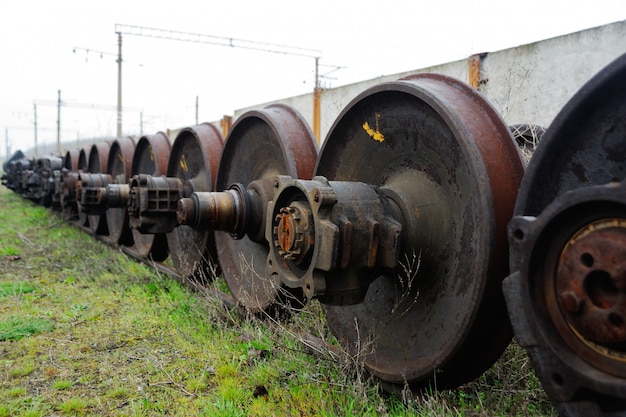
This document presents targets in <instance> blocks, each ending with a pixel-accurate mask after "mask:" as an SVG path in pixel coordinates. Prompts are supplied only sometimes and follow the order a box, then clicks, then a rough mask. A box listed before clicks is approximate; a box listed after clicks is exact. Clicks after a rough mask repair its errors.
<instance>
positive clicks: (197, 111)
mask: <svg viewBox="0 0 626 417" xmlns="http://www.w3.org/2000/svg"><path fill="white" fill-rule="evenodd" d="M197 124H198V96H196V125H197Z"/></svg>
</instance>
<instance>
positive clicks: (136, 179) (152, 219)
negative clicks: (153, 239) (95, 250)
mask: <svg viewBox="0 0 626 417" xmlns="http://www.w3.org/2000/svg"><path fill="white" fill-rule="evenodd" d="M129 187H130V192H129V196H128V215H129V225H130V228H131V229H132V230H137V231H139V233H141V234H155V233H168V232H170V231H172V230H173V229H174V227H176V226H177V225H178V221H177V220H176V209H177V207H178V205H177V203H178V200H180V199H181V198H182V197H183V182H182V181H181V180H180V179H179V178H175V177H166V176H165V175H161V176H160V177H156V176H151V175H147V174H139V175H135V176H133V177H132V178H131V179H130V184H129Z"/></svg>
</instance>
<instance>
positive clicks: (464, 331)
mask: <svg viewBox="0 0 626 417" xmlns="http://www.w3.org/2000/svg"><path fill="white" fill-rule="evenodd" d="M394 112H397V114H394ZM393 118H395V120H393V122H392V123H396V124H397V126H399V127H398V128H397V129H396V130H395V131H386V130H385V129H386V123H388V122H389V121H391V120H392V119H393ZM365 122H367V126H366V125H365ZM377 133H380V134H382V135H383V136H384V139H383V137H378V138H377V137H376V134H377ZM444 133H445V138H443V136H442V137H438V138H437V139H434V137H436V136H437V134H440V135H443V134H444ZM379 139H383V140H382V142H380V143H379V142H378V140H379ZM444 139H445V145H442V144H441V143H440V141H443V140H444ZM386 147H389V148H386ZM438 148H439V152H437V149H438ZM453 149H454V151H456V152H458V153H459V155H458V160H456V161H455V160H454V155H453V154H454V153H455V152H454V151H453ZM348 156H349V157H350V158H354V160H357V161H361V163H359V164H354V166H349V164H348V163H347V162H346V163H344V161H345V160H346V158H347V157H348ZM435 160H436V163H435V162H434V161H435ZM394 167H402V169H406V172H407V173H411V172H413V173H416V175H417V176H422V177H423V176H429V177H431V179H432V182H433V183H435V184H436V183H437V181H440V184H439V185H438V186H435V187H434V195H439V194H438V193H441V196H442V197H443V199H442V200H441V202H442V203H441V204H446V207H447V208H446V210H447V211H448V212H449V214H451V215H452V218H451V221H452V223H453V224H454V227H452V228H450V229H449V230H450V231H451V232H453V239H450V240H451V241H452V242H454V244H456V245H457V247H458V249H457V250H456V251H451V252H449V253H446V250H445V249H443V248H444V247H445V246H440V249H439V250H438V251H439V253H438V254H431V255H428V254H422V255H425V258H422V260H421V262H422V265H421V268H420V269H422V268H424V269H425V270H426V271H431V273H432V274H433V275H432V276H434V277H436V278H437V280H434V279H432V278H431V281H432V282H431V283H430V284H427V285H426V286H424V287H422V288H419V296H415V294H413V293H411V292H408V293H407V295H409V294H410V296H409V297H406V298H400V299H396V298H395V297H396V294H397V293H398V285H397V281H396V280H395V278H393V277H380V278H378V279H377V280H376V281H374V283H372V284H371V286H370V288H369V291H368V294H367V296H366V300H365V302H364V303H362V304H359V305H355V306H350V307H345V306H344V307H325V310H326V316H327V320H328V323H329V325H330V327H331V329H332V330H333V332H334V333H335V335H336V336H337V338H338V339H339V340H340V341H341V343H342V344H344V345H345V346H346V347H348V350H351V349H352V348H351V347H353V346H357V345H358V344H359V343H367V341H368V339H370V340H369V342H370V343H372V345H371V346H370V347H371V349H372V353H371V354H367V355H366V359H365V365H366V367H367V368H368V369H369V370H370V371H371V372H372V373H373V374H374V375H376V376H377V377H379V378H381V379H382V380H384V381H387V382H390V383H392V384H404V383H409V384H410V385H422V384H426V383H429V382H434V381H436V384H437V385H438V386H439V387H449V386H456V385H458V384H460V383H463V382H466V381H469V380H471V379H473V378H475V377H477V376H478V375H479V374H480V373H482V372H483V371H484V370H485V369H486V368H487V367H488V366H490V365H491V364H492V363H493V362H494V361H495V360H496V359H497V358H498V357H499V356H500V354H501V352H502V351H503V349H504V348H505V347H506V345H507V344H508V341H509V340H510V328H509V323H508V320H507V318H506V310H505V306H504V301H503V299H502V295H501V292H500V281H501V280H502V279H503V278H504V277H505V276H506V274H507V271H508V270H507V265H506V246H507V243H506V223H507V221H508V219H509V218H510V215H511V213H512V210H513V204H514V201H515V196H516V191H517V187H518V185H519V181H520V180H521V177H522V175H523V166H522V163H521V161H520V158H519V152H518V150H517V148H516V145H515V143H514V141H513V139H512V138H511V136H510V133H509V131H508V128H507V126H506V125H505V124H504V123H503V121H502V120H501V119H500V117H499V115H498V114H497V113H496V112H495V111H494V110H493V109H492V108H491V107H490V106H489V104H488V103H487V102H486V101H485V100H484V99H482V97H481V96H479V95H478V94H477V93H476V92H475V91H473V90H471V89H470V88H469V87H468V86H466V85H465V84H462V83H460V82H458V81H455V80H453V79H450V78H447V77H444V76H437V75H419V76H415V77H411V78H409V79H405V80H401V81H398V82H395V83H387V84H382V85H379V86H377V87H374V88H372V89H370V90H368V91H366V92H364V93H363V94H362V95H360V96H359V97H357V98H356V99H355V100H354V101H353V102H352V103H351V104H350V105H348V107H346V109H344V111H343V112H342V114H341V115H340V116H339V118H338V119H337V121H336V122H335V124H334V126H333V128H332V129H331V131H330V133H329V135H328V137H327V140H326V142H325V144H324V147H323V148H322V151H321V153H320V157H319V160H318V166H317V168H316V175H323V176H326V177H327V178H328V179H329V180H337V181H362V182H365V183H368V184H373V185H378V186H381V187H382V188H383V189H384V188H386V187H387V188H390V189H391V190H392V191H394V192H395V190H393V189H394V188H395V187H396V184H395V183H396V182H398V183H400V182H402V180H401V178H402V177H404V176H405V175H407V174H406V173H401V172H400V170H398V172H396V170H395V168H394ZM461 167H462V168H461ZM444 168H445V169H444ZM451 170H452V171H451ZM420 171H421V173H419V174H417V173H418V172H420ZM446 171H447V172H457V173H458V174H457V176H456V177H455V178H453V177H452V176H451V175H449V173H447V172H446ZM463 171H466V172H465V173H464V174H465V175H461V174H462V173H463ZM397 178H400V180H399V181H398V180H397ZM459 178H460V179H462V181H465V183H462V184H459V183H456V182H455V181H456V180H457V179H459ZM473 179H476V180H473ZM445 181H450V183H451V184H448V185H446V184H445ZM404 182H406V181H404ZM455 185H457V186H458V187H460V189H461V191H462V192H461V193H457V192H455V191H454V190H453V186H455ZM463 187H466V188H467V189H464V188H463ZM470 191H471V192H470ZM463 192H466V193H465V194H464V195H463ZM465 206H467V207H471V208H472V209H471V210H470V209H465V210H462V207H465ZM467 216H470V218H471V219H473V221H471V220H467V219H468V217H467ZM458 228H460V229H461V230H465V229H468V230H469V231H472V232H473V233H475V234H476V235H477V236H479V237H482V239H475V242H474V244H475V245H478V246H477V247H476V249H475V252H476V253H475V255H476V256H469V255H468V256H466V257H465V258H464V260H463V261H464V262H465V264H462V263H459V264H455V262H456V261H451V259H454V257H453V256H452V255H455V254H462V250H461V243H462V239H461V237H463V236H466V238H467V234H465V235H464V234H463V232H462V231H459V230H458ZM467 233H469V232H467ZM433 242H435V241H433ZM436 245H437V244H436V243H434V246H433V247H436ZM444 245H445V244H444ZM480 254H484V255H485V256H484V258H485V259H484V260H481V259H480V258H481V256H480ZM455 256H456V255H455ZM437 257H443V258H445V259H442V260H440V259H436V258H437ZM503 259H504V262H503ZM446 262H447V263H446ZM425 263H426V264H425ZM429 265H430V266H429ZM445 268H450V269H451V271H453V272H456V276H454V274H452V275H453V276H451V277H448V276H447V275H446V274H444V273H443V272H442V271H443V270H445ZM472 271H474V274H475V275H476V276H477V277H476V279H475V280H476V282H470V283H463V284H462V286H464V287H466V288H467V289H469V290H468V291H467V293H466V294H465V296H464V297H461V296H459V297H457V298H455V297H449V298H446V293H445V290H444V288H445V287H449V288H451V289H454V288H457V289H458V287H459V285H460V284H459V283H461V282H463V281H462V279H461V277H464V276H465V275H466V274H467V275H468V276H469V275H471V272H472ZM418 274H419V271H418ZM442 277H443V278H442ZM417 279H418V280H419V279H420V278H419V276H418V278H417ZM441 279H443V281H439V280H441ZM428 285H431V286H430V287H428ZM412 291H415V288H413V290H412ZM414 300H416V304H412V303H413V301H414ZM425 300H426V301H425ZM472 300H480V302H474V301H472ZM407 303H408V304H407ZM422 303H423V304H422ZM426 305H428V307H426ZM452 306H455V307H454V308H457V311H459V310H458V309H460V308H461V307H463V308H464V310H462V311H461V312H459V314H460V316H459V318H458V320H456V321H454V320H452V319H450V318H449V317H448V316H449V314H448V312H449V310H450V309H451V308H453V307H452ZM399 312H402V314H400V315H399ZM431 316H432V317H436V318H437V319H435V318H432V317H431ZM486 320H490V321H491V323H490V326H492V329H491V330H488V329H484V327H487V326H484V325H483V322H484V321H486ZM355 323H360V324H359V329H358V331H357V328H356V326H355ZM439 329H446V331H441V330H439ZM363 338H364V339H363ZM426 339H429V340H430V341H431V342H433V341H434V342H435V343H430V344H428V345H425V346H423V347H421V346H419V342H418V344H417V345H412V343H413V342H415V341H422V340H426ZM485 340H489V346H485V343H484V341H485ZM409 345H411V346H409ZM353 353H354V352H353ZM464 362H465V364H464ZM436 372H437V375H435V373H436Z"/></svg>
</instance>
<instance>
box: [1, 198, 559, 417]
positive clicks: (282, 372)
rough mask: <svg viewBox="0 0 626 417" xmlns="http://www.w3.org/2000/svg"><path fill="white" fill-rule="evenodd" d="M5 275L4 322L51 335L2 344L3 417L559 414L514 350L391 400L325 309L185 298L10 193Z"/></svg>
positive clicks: (4, 221) (205, 289) (5, 214)
mask: <svg viewBox="0 0 626 417" xmlns="http://www.w3.org/2000/svg"><path fill="white" fill-rule="evenodd" d="M414 261H415V262H408V261H407V268H408V270H409V273H408V274H407V277H410V276H411V273H410V271H412V270H413V269H414V268H415V267H416V265H417V264H418V261H419V258H416V259H415V260H414ZM0 273H1V275H0V323H9V324H10V321H11V320H17V319H19V320H20V321H25V322H33V323H34V322H36V321H40V320H41V321H46V322H48V323H49V324H50V326H48V327H44V328H42V329H39V330H37V331H34V332H29V333H24V334H22V335H21V336H20V337H17V338H11V339H9V338H6V339H5V340H2V341H0V417H3V416H49V415H57V416H61V415H98V416H107V415H108V416H123V415H124V416H154V415H177V416H179V415H181V416H184V415H194V416H197V415H205V416H219V415H222V416H236V415H242V416H243V415H246V416H267V415H280V416H283V415H291V416H344V415H370V416H407V415H418V416H420V415H421V416H462V415H468V416H495V415H507V416H508V415H520V416H527V415H546V414H551V413H552V414H553V411H552V409H551V407H550V405H549V403H548V402H547V399H546V397H545V394H544V393H543V391H542V390H541V388H540V386H539V383H538V382H537V380H536V378H535V377H534V373H533V372H532V369H531V368H530V367H529V365H528V361H527V358H526V356H525V353H524V352H523V350H521V349H520V348H519V347H517V346H515V345H512V346H511V347H510V348H509V350H507V352H506V354H505V355H504V357H503V359H501V360H500V361H499V362H498V363H497V364H496V365H494V367H493V368H492V369H491V370H490V371H489V372H487V373H486V374H485V375H483V376H482V377H481V378H480V379H479V380H477V381H475V382H474V383H472V384H468V385H466V386H464V387H462V388H461V389H459V390H455V391H450V392H442V393H437V392H434V393H431V394H425V395H421V396H418V397H416V396H413V395H411V394H410V393H409V392H404V393H403V394H404V395H401V396H388V395H387V394H385V393H384V392H382V391H381V389H380V388H379V386H378V384H377V383H376V381H375V380H373V379H372V378H371V377H370V375H369V374H368V373H367V372H366V370H365V368H364V366H363V360H362V357H363V353H364V352H365V351H366V350H367V347H368V346H367V343H363V346H362V349H361V350H359V351H358V352H357V354H352V355H351V354H349V353H348V352H346V351H345V350H343V349H342V348H341V347H340V346H339V345H338V344H337V343H336V341H335V340H334V337H333V336H332V335H331V334H330V333H329V331H328V329H327V327H326V326H325V319H324V314H323V311H322V309H321V307H320V305H319V304H318V303H315V302H314V303H310V304H309V305H307V306H305V307H304V309H302V311H299V312H294V314H292V315H291V317H290V318H289V319H288V320H286V321H277V320H275V319H273V318H272V317H265V318H259V317H258V316H255V315H250V314H247V313H246V312H245V311H243V310H242V309H240V308H228V307H227V306H225V305H224V304H223V303H222V302H221V301H220V299H219V297H218V296H217V293H218V291H220V289H224V286H223V282H222V281H221V280H218V281H217V283H216V284H215V285H211V286H204V285H198V281H194V282H193V283H189V284H190V285H191V286H192V287H193V286H195V287H196V291H189V290H188V289H187V288H186V286H183V285H181V284H180V283H179V282H177V281H175V280H172V279H171V278H169V277H167V276H163V275H162V274H159V273H158V272H157V271H155V270H154V269H152V268H150V267H147V266H145V265H142V264H139V263H136V262H134V261H132V260H130V259H128V258H127V257H126V256H124V255H123V254H122V253H120V252H119V251H116V250H114V249H112V248H110V247H108V246H106V245H104V244H102V243H100V242H97V241H95V240H94V239H93V238H91V237H90V236H88V235H86V234H84V233H82V232H80V231H78V230H77V229H74V228H72V227H69V226H67V225H66V224H64V223H63V222H62V221H61V220H60V218H59V217H58V216H56V215H54V214H52V213H50V212H49V211H48V210H46V209H43V208H41V207H36V206H33V205H31V204H30V203H28V202H26V201H23V200H22V199H21V198H20V197H19V196H17V195H14V194H12V193H10V192H9V191H6V190H2V191H0ZM209 275H210V273H209ZM204 278H206V279H204V280H202V279H201V280H200V281H208V280H209V279H210V278H212V277H210V276H207V277H204ZM311 336H313V337H311Z"/></svg>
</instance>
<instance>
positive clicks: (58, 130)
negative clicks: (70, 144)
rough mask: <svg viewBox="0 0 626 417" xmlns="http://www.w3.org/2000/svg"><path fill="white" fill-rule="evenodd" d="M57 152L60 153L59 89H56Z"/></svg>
mask: <svg viewBox="0 0 626 417" xmlns="http://www.w3.org/2000/svg"><path fill="white" fill-rule="evenodd" d="M57 153H58V154H59V155H60V154H61V90H58V99H57Z"/></svg>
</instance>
